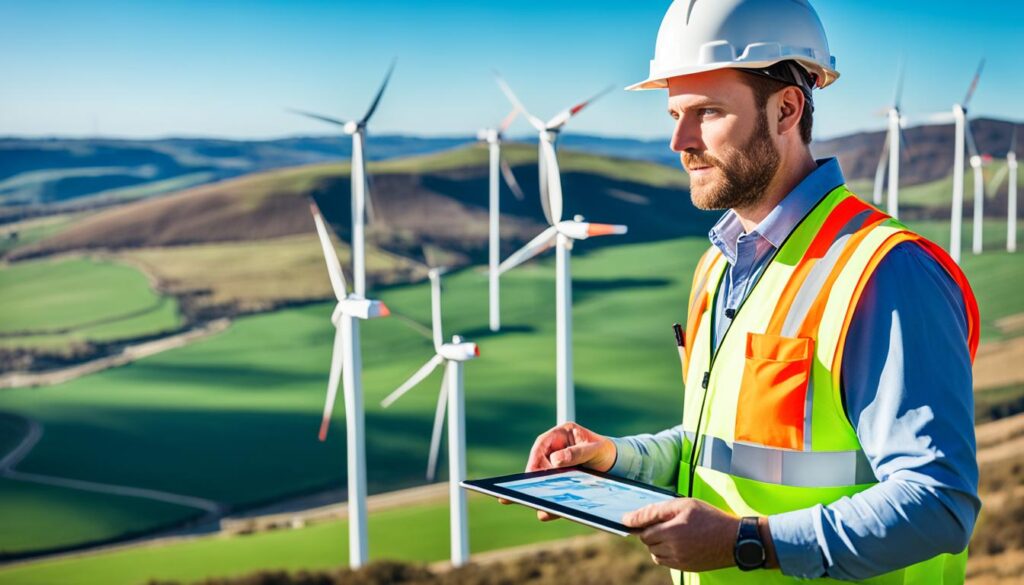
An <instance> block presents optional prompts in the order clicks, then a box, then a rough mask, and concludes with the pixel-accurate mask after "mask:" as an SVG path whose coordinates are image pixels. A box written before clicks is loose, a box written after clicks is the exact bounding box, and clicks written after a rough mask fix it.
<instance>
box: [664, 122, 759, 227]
mask: <svg viewBox="0 0 1024 585" xmlns="http://www.w3.org/2000/svg"><path fill="white" fill-rule="evenodd" d="M726 154H727V156H725V157H724V158H718V157H715V156H712V155H710V154H708V153H707V152H704V153H700V154H696V153H692V152H689V151H684V152H683V153H682V155H681V158H682V161H683V166H684V167H686V168H687V169H690V168H694V167H704V166H710V167H713V168H714V169H716V170H713V171H711V173H710V174H712V175H718V176H717V177H715V176H712V177H704V178H701V179H698V180H696V181H694V180H693V178H692V176H691V179H690V200H691V201H692V202H693V205H694V206H695V207H697V208H698V209H703V210H705V211H710V210H721V209H735V208H742V207H747V206H749V205H751V204H753V203H756V202H757V201H758V200H759V199H761V197H762V196H763V195H764V192H765V190H766V189H767V188H768V185H770V184H771V181H772V179H773V178H774V177H775V173H776V172H777V171H778V170H779V151H778V150H777V149H776V148H775V144H774V143H773V142H772V140H771V130H770V129H769V128H768V114H767V113H765V112H763V111H762V112H761V115H760V117H759V118H758V121H757V126H756V127H755V128H754V133H753V134H752V135H751V136H750V139H749V140H747V143H746V144H744V145H743V146H742V147H741V148H739V149H735V150H731V152H727V153H726Z"/></svg>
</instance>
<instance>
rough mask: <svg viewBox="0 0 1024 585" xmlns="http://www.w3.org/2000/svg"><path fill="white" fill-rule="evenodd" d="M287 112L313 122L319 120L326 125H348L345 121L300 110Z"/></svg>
mask: <svg viewBox="0 0 1024 585" xmlns="http://www.w3.org/2000/svg"><path fill="white" fill-rule="evenodd" d="M288 111H289V112H291V113H293V114H298V115H300V116H305V117H307V118H313V119H314V120H320V121H321V122H327V123H328V124H334V125H335V126H344V125H345V124H347V123H348V122H346V121H345V120H339V119H337V118H331V117H330V116H322V115H320V114H314V113H312V112H304V111H302V110H291V109H290V110H288Z"/></svg>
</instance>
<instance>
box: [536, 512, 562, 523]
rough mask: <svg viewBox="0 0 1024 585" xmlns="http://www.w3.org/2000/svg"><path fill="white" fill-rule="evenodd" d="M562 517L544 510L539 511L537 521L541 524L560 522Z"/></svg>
mask: <svg viewBox="0 0 1024 585" xmlns="http://www.w3.org/2000/svg"><path fill="white" fill-rule="evenodd" d="M559 518H560V516H555V515H554V514H551V513H548V512H545V511H543V510H537V519H538V520H540V521H541V522H551V521H552V520H558V519H559Z"/></svg>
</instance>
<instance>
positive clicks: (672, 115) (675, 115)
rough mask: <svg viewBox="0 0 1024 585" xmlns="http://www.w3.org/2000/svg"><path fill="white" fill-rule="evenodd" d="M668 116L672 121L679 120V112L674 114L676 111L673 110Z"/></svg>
mask: <svg viewBox="0 0 1024 585" xmlns="http://www.w3.org/2000/svg"><path fill="white" fill-rule="evenodd" d="M668 115H669V116H671V117H672V119H673V120H678V119H679V112H676V111H674V110H673V111H670V112H669V113H668Z"/></svg>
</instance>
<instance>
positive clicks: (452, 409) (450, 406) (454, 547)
mask: <svg viewBox="0 0 1024 585" xmlns="http://www.w3.org/2000/svg"><path fill="white" fill-rule="evenodd" d="M429 274H430V313H431V321H432V322H433V323H432V325H433V334H434V352H435V353H434V357H432V358H430V360H429V361H428V362H427V363H426V364H424V365H423V367H421V368H420V369H419V370H416V373H414V374H413V375H412V376H411V377H409V379H408V380H406V381H405V382H404V383H403V384H402V385H401V386H399V387H398V389H397V390H395V391H394V392H392V393H391V394H389V395H388V396H387V398H385V399H384V400H383V401H382V402H381V406H383V407H384V408H387V407H389V406H391V405H392V404H394V402H395V401H396V400H398V399H399V398H401V397H402V395H404V394H405V393H406V392H408V391H409V390H412V389H413V387H415V386H416V385H417V384H419V383H420V382H422V381H423V380H424V379H425V378H426V377H427V376H429V375H430V374H431V372H433V371H434V370H435V369H437V367H438V366H440V365H442V364H444V365H445V370H444V376H443V377H442V378H441V391H440V393H439V394H438V396H437V410H436V411H435V414H434V430H433V432H432V434H431V437H430V458H429V459H428V461H427V481H434V476H435V474H436V472H437V459H438V453H439V452H440V449H441V430H442V428H443V427H444V414H445V408H446V407H447V410H448V475H449V477H448V497H449V505H450V508H451V555H452V565H453V566H456V567H461V566H462V565H464V564H466V562H467V561H468V560H469V524H468V522H467V511H466V493H465V492H464V491H463V490H462V488H461V487H459V484H460V483H461V482H462V481H464V480H465V479H466V408H465V396H464V393H463V379H462V373H463V372H462V370H463V362H466V361H469V360H471V359H474V358H476V357H479V355H480V348H479V347H477V344H475V343H471V342H468V341H464V340H463V339H462V337H460V336H458V335H454V336H452V341H451V343H443V342H442V340H443V334H442V331H441V270H439V269H437V268H434V269H431V270H430V273H429Z"/></svg>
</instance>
